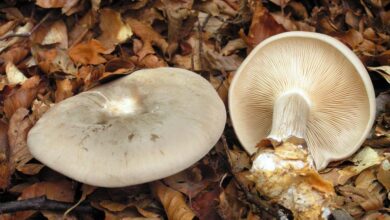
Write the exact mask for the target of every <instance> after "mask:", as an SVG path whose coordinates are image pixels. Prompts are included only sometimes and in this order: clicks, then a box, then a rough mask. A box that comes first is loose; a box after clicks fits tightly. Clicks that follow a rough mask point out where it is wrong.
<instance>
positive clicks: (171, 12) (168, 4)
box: [162, 0, 195, 55]
mask: <svg viewBox="0 0 390 220" xmlns="http://www.w3.org/2000/svg"><path fill="white" fill-rule="evenodd" d="M162 3H163V4H164V7H163V8H164V11H165V14H166V15H167V18H168V41H169V44H170V45H169V47H170V48H169V53H170V54H169V55H171V54H172V53H173V52H174V51H175V50H176V49H177V46H178V41H179V40H180V39H182V38H184V37H185V36H183V34H182V33H181V29H182V28H183V24H184V20H186V19H190V17H195V13H194V12H193V11H192V5H193V3H194V1H193V0H185V1H175V0H162Z"/></svg>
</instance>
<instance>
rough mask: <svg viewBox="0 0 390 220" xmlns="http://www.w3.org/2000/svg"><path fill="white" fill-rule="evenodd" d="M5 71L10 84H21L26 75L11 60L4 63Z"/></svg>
mask: <svg viewBox="0 0 390 220" xmlns="http://www.w3.org/2000/svg"><path fill="white" fill-rule="evenodd" d="M5 73H6V74H7V80H8V82H9V83H10V84H22V83H23V82H25V81H26V80H27V77H26V76H25V75H24V74H23V73H22V72H21V71H20V70H19V69H18V68H17V67H16V66H15V65H14V64H13V63H11V62H8V63H7V64H6V65H5Z"/></svg>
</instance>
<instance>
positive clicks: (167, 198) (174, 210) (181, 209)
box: [150, 181, 195, 220]
mask: <svg viewBox="0 0 390 220" xmlns="http://www.w3.org/2000/svg"><path fill="white" fill-rule="evenodd" d="M150 188H151V190H152V192H153V194H154V195H155V196H156V197H157V198H158V199H159V200H160V202H161V203H162V205H163V206H164V209H165V212H166V213H167V216H168V219H169V220H188V219H191V220H192V219H194V218H195V213H194V212H193V211H192V210H191V209H190V208H189V207H188V205H187V204H186V202H185V198H184V196H183V194H181V193H180V192H178V191H176V190H173V189H171V188H169V187H167V186H165V185H164V184H163V183H161V182H160V181H155V182H152V183H150Z"/></svg>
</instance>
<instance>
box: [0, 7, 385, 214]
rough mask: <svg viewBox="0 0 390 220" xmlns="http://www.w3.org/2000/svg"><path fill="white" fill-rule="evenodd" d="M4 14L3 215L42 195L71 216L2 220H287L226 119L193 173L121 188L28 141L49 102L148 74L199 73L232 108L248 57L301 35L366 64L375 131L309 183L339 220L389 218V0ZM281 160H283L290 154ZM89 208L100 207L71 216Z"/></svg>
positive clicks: (0, 86) (0, 29)
mask: <svg viewBox="0 0 390 220" xmlns="http://www.w3.org/2000/svg"><path fill="white" fill-rule="evenodd" d="M0 6H1V7H0V15H1V16H0V91H1V95H0V99H1V100H0V113H1V121H0V142H1V144H0V189H1V190H2V191H0V207H1V203H4V202H11V201H17V200H23V199H27V198H34V197H39V196H46V197H47V198H49V199H52V200H57V201H62V202H69V204H70V205H69V207H68V212H67V215H66V217H64V216H63V214H64V212H65V211H66V210H63V211H51V210H37V211H22V210H21V211H17V212H14V213H10V214H0V219H1V220H9V219H27V218H33V219H40V218H46V219H58V218H62V217H64V218H65V219H172V220H176V219H195V218H197V219H201V220H202V219H207V220H209V219H210V220H214V219H247V220H255V219H273V218H283V217H287V218H291V216H292V215H291V213H290V212H289V210H288V208H289V204H284V205H285V206H286V207H283V206H280V205H277V204H276V203H275V199H272V198H267V197H266V196H264V195H262V191H264V190H266V189H267V188H264V187H260V188H259V186H258V185H257V186H256V185H255V184H253V182H251V181H250V180H248V178H247V177H248V173H249V169H250V167H251V158H250V156H249V155H248V154H247V153H246V152H245V151H244V150H243V149H242V148H241V146H240V144H239V142H238V140H237V138H236V136H235V135H234V132H233V129H232V125H231V123H230V121H229V120H228V122H227V126H226V130H225V132H224V136H223V138H222V139H221V141H220V142H218V143H217V144H216V146H215V147H214V148H213V150H211V152H210V153H209V154H208V155H207V156H205V157H204V158H203V159H202V160H200V161H199V162H198V163H196V164H194V165H193V166H192V167H190V168H188V169H187V170H185V171H182V172H180V173H178V174H176V175H173V176H171V177H168V178H165V179H163V180H160V181H156V182H153V183H150V184H142V185H139V186H132V187H125V188H119V189H104V188H96V187H92V186H87V185H84V184H81V183H78V182H75V181H71V180H69V179H66V178H64V177H63V176H62V175H60V174H58V173H55V172H54V171H52V170H50V169H49V168H47V167H45V166H44V165H42V164H40V163H39V162H37V161H36V160H34V159H33V158H32V157H31V155H30V154H29V152H28V150H27V145H26V138H27V133H28V130H29V129H30V128H31V127H32V126H33V125H34V123H35V122H36V121H37V120H38V119H39V118H40V117H41V116H42V115H43V114H44V113H45V111H47V110H48V109H50V107H51V106H52V105H53V103H56V102H59V101H61V100H64V99H66V98H68V97H71V96H73V95H76V94H77V93H79V92H82V91H86V90H88V89H91V88H93V87H94V86H96V85H99V84H104V83H106V82H108V81H111V80H113V79H115V78H118V77H121V76H123V75H128V74H131V73H132V72H133V71H135V70H137V69H142V68H152V67H159V66H175V67H181V68H186V69H189V70H192V71H196V72H198V73H199V74H201V75H202V76H204V77H205V78H206V79H208V80H209V81H210V83H211V84H212V85H213V86H214V88H215V89H216V90H217V91H218V94H219V95H220V96H221V98H222V99H223V100H224V102H225V103H227V93H228V89H229V85H230V82H231V79H232V78H233V76H234V73H235V71H236V70H237V68H238V67H239V65H240V64H241V62H242V61H243V59H244V58H245V57H246V55H247V54H248V53H249V52H250V50H251V49H253V48H254V47H255V46H256V45H257V44H258V43H260V42H261V41H263V40H264V39H266V38H267V37H270V36H272V35H275V34H277V33H281V32H285V31H295V30H300V31H311V32H320V33H324V34H328V35H330V36H333V37H336V38H338V39H339V40H340V41H342V42H343V43H345V44H346V45H347V46H348V47H350V48H351V49H352V50H353V51H354V52H355V53H356V55H357V56H358V57H359V58H360V59H361V60H362V62H363V63H364V65H365V66H366V67H367V69H368V71H369V73H370V76H371V79H372V81H373V84H374V87H375V92H376V94H377V95H378V98H377V108H378V111H377V119H376V123H375V125H374V128H373V131H372V134H371V135H370V137H368V139H367V140H366V141H365V142H364V144H363V145H362V148H361V149H360V150H359V151H358V152H357V153H356V154H355V155H353V156H351V157H350V158H347V159H345V160H343V161H338V162H334V163H331V164H330V165H329V166H328V167H327V168H326V169H325V170H323V171H322V172H321V173H320V175H321V176H310V175H309V176H310V177H308V176H307V175H306V177H305V178H306V180H307V178H309V179H310V181H311V183H312V184H311V185H310V187H314V185H315V187H314V188H316V189H317V190H319V191H322V192H327V193H330V192H331V191H332V193H335V194H334V195H333V194H332V196H334V201H333V202H335V203H336V204H337V207H338V208H339V210H337V211H335V212H334V213H333V215H334V217H335V218H336V219H346V218H351V217H353V218H359V219H387V218H390V214H389V212H390V208H389V204H390V191H389V190H390V162H389V161H390V96H389V95H388V94H389V92H390V91H389V82H390V81H389V74H390V72H389V68H390V50H389V46H390V45H389V40H390V28H389V27H390V23H389V21H390V19H389V18H390V12H389V6H390V2H389V1H385V0H365V1H351V0H332V1H303V0H302V1H298V0H283V1H282V0H265V1H252V0H243V1H237V0H210V1H192V0H182V1H177V0H157V1H149V0H139V1H112V0H109V1H100V0H91V1H88V0H72V1H63V0H50V1H40V0H37V1H33V2H31V1H30V2H29V3H26V2H25V1H5V2H4V3H0ZM279 149H280V148H279ZM289 149H290V148H289ZM290 150H291V149H290ZM290 150H289V151H288V152H290V153H291V151H290ZM286 152H287V151H286ZM286 152H283V151H282V152H279V153H278V154H277V155H278V156H279V157H281V158H284V157H291V156H292V154H289V155H286V154H285V153H286ZM293 152H294V151H293ZM296 153H297V152H295V154H293V155H295V156H297V155H298V154H296ZM97 172H98V171H97ZM258 175H268V174H266V173H264V174H258ZM270 175H271V174H270ZM271 177H273V178H274V179H275V175H274V174H272V175H271ZM302 178H303V177H302ZM271 179H272V178H271ZM281 179H283V178H279V179H278V178H276V179H275V181H278V180H281ZM320 180H321V181H320ZM310 181H309V182H310ZM330 183H331V184H332V187H331V188H329V184H330ZM296 186H297V187H301V186H302V187H304V188H305V187H307V186H306V185H305V186H303V185H299V184H296ZM330 189H331V190H330ZM77 201H78V202H77ZM82 204H84V205H88V206H91V207H93V208H94V209H96V210H99V211H98V212H97V213H87V214H85V213H78V212H75V211H72V210H73V208H74V207H72V206H78V205H82ZM270 210H272V211H270ZM295 214H296V213H295Z"/></svg>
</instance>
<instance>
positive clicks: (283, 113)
mask: <svg viewBox="0 0 390 220" xmlns="http://www.w3.org/2000/svg"><path fill="white" fill-rule="evenodd" d="M309 113H310V100H309V98H308V97H307V96H306V94H304V93H303V92H301V91H299V90H293V91H288V92H286V93H284V94H282V95H281V96H279V97H278V98H277V99H276V101H275V105H274V111H273V116H272V117H273V118H272V129H271V133H270V134H269V135H268V138H271V139H274V140H277V141H282V140H284V139H287V138H289V137H291V136H295V137H297V138H305V134H306V124H307V121H308V117H309Z"/></svg>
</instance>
